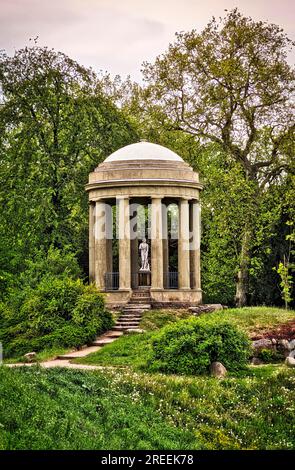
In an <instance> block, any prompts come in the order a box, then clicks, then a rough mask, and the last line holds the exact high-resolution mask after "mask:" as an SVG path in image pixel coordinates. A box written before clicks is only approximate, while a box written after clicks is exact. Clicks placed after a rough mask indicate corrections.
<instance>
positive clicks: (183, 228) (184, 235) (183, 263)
mask: <svg viewBox="0 0 295 470" xmlns="http://www.w3.org/2000/svg"><path fill="white" fill-rule="evenodd" d="M178 207H179V222H178V288H179V289H190V255H189V203H188V199H186V198H181V199H180V200H179V204H178Z"/></svg>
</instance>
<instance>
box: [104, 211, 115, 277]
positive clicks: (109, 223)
mask: <svg viewBox="0 0 295 470" xmlns="http://www.w3.org/2000/svg"><path fill="white" fill-rule="evenodd" d="M105 209H106V218H105V224H106V254H107V272H108V273H112V272H113V211H112V205H111V204H107V203H106V204H105Z"/></svg>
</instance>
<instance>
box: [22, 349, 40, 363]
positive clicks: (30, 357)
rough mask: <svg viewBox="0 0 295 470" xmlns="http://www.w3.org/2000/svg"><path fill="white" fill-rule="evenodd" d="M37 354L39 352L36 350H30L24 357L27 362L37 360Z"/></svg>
mask: <svg viewBox="0 0 295 470" xmlns="http://www.w3.org/2000/svg"><path fill="white" fill-rule="evenodd" d="M36 356H37V353H36V352H35V351H32V352H28V353H27V354H24V358H25V360H26V362H35V361H36Z"/></svg>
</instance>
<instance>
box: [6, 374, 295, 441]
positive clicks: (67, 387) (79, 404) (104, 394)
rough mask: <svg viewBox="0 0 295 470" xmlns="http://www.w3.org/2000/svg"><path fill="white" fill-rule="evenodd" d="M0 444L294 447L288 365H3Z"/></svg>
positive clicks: (293, 394) (294, 406) (294, 394)
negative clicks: (229, 370)
mask: <svg viewBox="0 0 295 470" xmlns="http://www.w3.org/2000/svg"><path fill="white" fill-rule="evenodd" d="M0 383H1V387H0V403H1V405H0V449H109V450H114V449H119V450H120V449H126V450H129V449H167V450H168V449H184V450H185V449H292V448H293V449H294V448H295V371H294V370H291V369H287V368H286V367H284V366H273V365H268V366H263V367H256V368H250V370H249V371H248V372H247V374H246V373H245V372H243V373H241V374H239V375H238V376H231V377H228V378H226V379H225V380H222V381H220V380H218V379H214V378H210V377H180V376H165V375H161V374H143V373H136V372H134V371H132V370H131V369H128V370H125V369H113V370H109V369H108V370H105V371H94V372H92V371H91V372H89V371H77V370H76V371H75V370H69V369H47V370H45V369H40V368H39V367H38V366H34V367H30V368H29V367H22V368H17V369H8V368H7V367H5V366H4V367H0Z"/></svg>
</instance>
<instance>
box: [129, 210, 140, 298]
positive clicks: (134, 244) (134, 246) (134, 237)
mask: <svg viewBox="0 0 295 470" xmlns="http://www.w3.org/2000/svg"><path fill="white" fill-rule="evenodd" d="M137 209H138V204H137V203H135V202H133V203H132V204H131V206H130V217H131V221H130V237H131V287H132V289H137V288H138V269H139V266H138V260H139V253H138V234H137V232H138V226H137Z"/></svg>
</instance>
